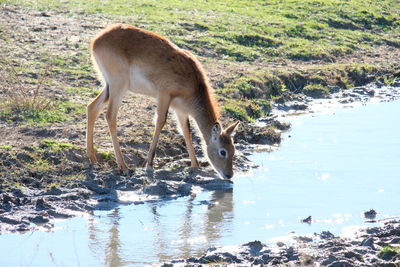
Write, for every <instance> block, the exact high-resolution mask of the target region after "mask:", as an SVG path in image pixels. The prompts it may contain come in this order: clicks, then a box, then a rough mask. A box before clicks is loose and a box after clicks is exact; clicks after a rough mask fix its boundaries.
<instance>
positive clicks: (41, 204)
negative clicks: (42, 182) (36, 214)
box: [35, 198, 51, 211]
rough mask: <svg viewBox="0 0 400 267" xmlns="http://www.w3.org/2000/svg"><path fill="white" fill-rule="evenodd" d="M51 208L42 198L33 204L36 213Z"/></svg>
mask: <svg viewBox="0 0 400 267" xmlns="http://www.w3.org/2000/svg"><path fill="white" fill-rule="evenodd" d="M50 207H51V206H50V205H49V204H47V203H46V202H45V201H44V200H43V198H38V199H37V200H36V203H35V209H36V210H37V211H41V210H46V209H49V208H50Z"/></svg>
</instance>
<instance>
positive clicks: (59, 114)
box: [0, 58, 85, 124]
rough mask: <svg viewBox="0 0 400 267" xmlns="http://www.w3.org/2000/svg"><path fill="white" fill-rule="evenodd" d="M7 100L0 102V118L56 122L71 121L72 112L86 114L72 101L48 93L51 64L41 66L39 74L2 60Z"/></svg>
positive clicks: (18, 62)
mask: <svg viewBox="0 0 400 267" xmlns="http://www.w3.org/2000/svg"><path fill="white" fill-rule="evenodd" d="M0 66H1V67H2V70H1V71H0V78H1V79H2V80H3V83H4V85H3V90H4V97H2V101H1V102H0V119H3V120H7V121H10V122H12V121H16V122H20V121H25V122H28V123H33V124H36V123H42V124H48V123H54V122H62V121H66V120H68V119H70V115H71V114H72V113H81V114H82V113H84V112H85V109H84V107H83V106H82V105H79V104H76V103H73V102H71V101H69V100H56V99H55V97H54V96H53V95H52V94H51V93H50V92H49V90H48V88H49V87H51V86H52V84H53V82H52V77H50V72H52V71H54V69H53V65H52V63H49V62H47V63H46V64H45V65H42V67H43V69H42V70H41V71H39V74H37V73H34V72H32V70H31V69H29V68H27V67H25V64H24V63H22V62H20V61H17V60H13V61H7V59H5V58H3V59H2V60H1V61H0Z"/></svg>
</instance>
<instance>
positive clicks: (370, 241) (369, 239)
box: [361, 237, 375, 250]
mask: <svg viewBox="0 0 400 267" xmlns="http://www.w3.org/2000/svg"><path fill="white" fill-rule="evenodd" d="M361 246H364V247H370V248H372V249H373V250H375V246H374V239H373V238H372V237H367V238H365V239H364V240H363V241H361Z"/></svg>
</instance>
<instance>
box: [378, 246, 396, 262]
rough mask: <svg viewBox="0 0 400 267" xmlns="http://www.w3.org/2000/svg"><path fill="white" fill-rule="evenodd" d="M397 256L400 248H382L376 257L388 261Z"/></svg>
mask: <svg viewBox="0 0 400 267" xmlns="http://www.w3.org/2000/svg"><path fill="white" fill-rule="evenodd" d="M397 254H400V247H392V246H384V247H382V248H381V249H380V250H379V252H378V257H379V258H382V259H386V260H390V259H392V258H393V257H394V256H395V255H397Z"/></svg>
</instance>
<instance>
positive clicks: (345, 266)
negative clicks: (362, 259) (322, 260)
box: [327, 260, 354, 267]
mask: <svg viewBox="0 0 400 267" xmlns="http://www.w3.org/2000/svg"><path fill="white" fill-rule="evenodd" d="M353 266H354V264H352V263H351V262H348V261H346V260H339V261H335V262H332V263H331V264H329V265H328V266H327V267H353Z"/></svg>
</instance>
